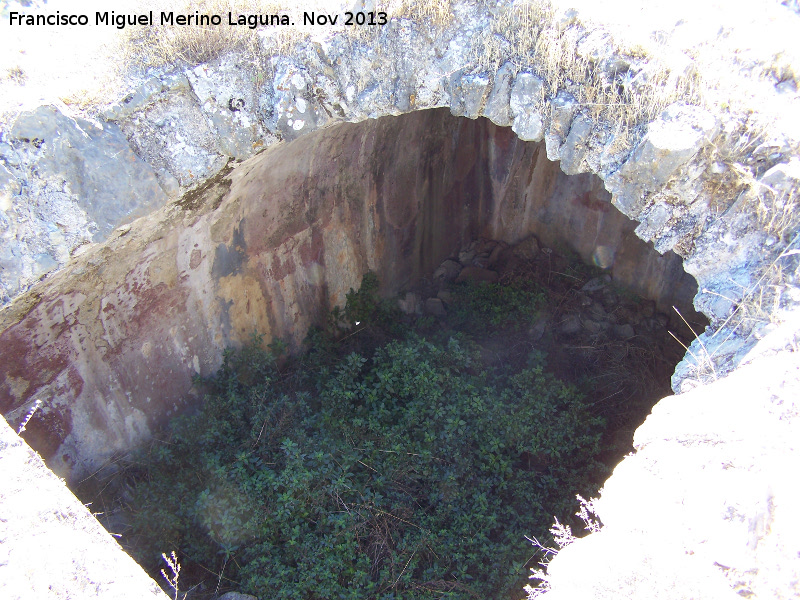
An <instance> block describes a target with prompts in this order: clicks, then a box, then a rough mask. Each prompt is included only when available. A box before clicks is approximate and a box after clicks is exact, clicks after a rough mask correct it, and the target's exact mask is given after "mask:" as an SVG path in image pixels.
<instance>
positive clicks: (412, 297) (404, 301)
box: [397, 292, 422, 315]
mask: <svg viewBox="0 0 800 600" xmlns="http://www.w3.org/2000/svg"><path fill="white" fill-rule="evenodd" d="M397 305H398V306H399V307H400V310H401V311H402V312H404V313H405V314H407V315H417V314H422V303H421V302H420V299H419V296H417V295H416V294H415V293H414V292H406V295H405V296H403V297H402V298H400V299H399V300H398V301H397Z"/></svg>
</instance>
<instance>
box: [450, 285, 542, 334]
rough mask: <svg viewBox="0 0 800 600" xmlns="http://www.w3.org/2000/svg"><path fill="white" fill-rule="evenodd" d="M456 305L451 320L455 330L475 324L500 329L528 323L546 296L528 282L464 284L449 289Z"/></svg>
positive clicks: (452, 310)
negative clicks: (498, 327)
mask: <svg viewBox="0 0 800 600" xmlns="http://www.w3.org/2000/svg"><path fill="white" fill-rule="evenodd" d="M452 293H453V295H454V296H455V300H456V302H455V303H454V304H453V307H452V309H451V315H452V316H451V319H452V321H453V324H454V325H456V326H462V325H466V324H468V323H469V322H470V321H477V324H478V325H479V326H484V325H485V322H487V321H488V323H489V324H491V325H494V326H502V325H506V324H508V323H509V322H510V321H523V322H526V321H527V322H530V321H532V320H533V318H534V317H535V316H536V314H537V313H538V311H539V309H541V308H542V306H543V305H544V303H545V295H544V293H543V292H542V291H541V290H540V289H539V288H538V286H537V285H536V284H535V283H533V282H530V281H515V282H513V283H511V284H509V285H503V284H502V283H476V282H472V281H464V282H462V283H457V284H455V285H454V286H453V288H452Z"/></svg>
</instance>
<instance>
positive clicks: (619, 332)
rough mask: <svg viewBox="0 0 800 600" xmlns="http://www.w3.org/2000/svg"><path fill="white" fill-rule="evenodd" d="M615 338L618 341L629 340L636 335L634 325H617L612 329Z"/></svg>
mask: <svg viewBox="0 0 800 600" xmlns="http://www.w3.org/2000/svg"><path fill="white" fill-rule="evenodd" d="M612 331H613V333H614V337H615V338H617V339H618V340H629V339H631V338H632V337H633V336H635V335H636V332H635V331H634V329H633V325H631V324H630V323H623V324H622V325H615V326H614V327H613V328H612Z"/></svg>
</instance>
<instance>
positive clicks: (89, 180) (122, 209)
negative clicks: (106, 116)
mask: <svg viewBox="0 0 800 600" xmlns="http://www.w3.org/2000/svg"><path fill="white" fill-rule="evenodd" d="M11 136H12V137H13V139H15V140H16V141H17V143H18V144H24V145H26V146H27V148H28V152H33V153H35V154H36V159H35V164H36V173H37V176H38V178H39V179H40V180H45V181H51V182H53V183H54V184H55V182H59V183H60V187H61V188H62V189H64V190H68V193H70V194H72V195H73V197H74V201H75V203H76V204H77V205H78V206H79V207H80V208H81V209H83V210H84V211H86V214H87V216H88V218H89V219H91V220H92V221H94V222H95V223H97V234H96V236H95V240H100V239H103V238H105V236H107V235H108V234H109V233H110V232H111V230H113V229H114V228H115V227H116V226H117V225H119V224H120V223H121V222H123V221H125V220H131V219H133V218H136V217H138V216H141V215H144V214H147V213H148V212H150V211H152V210H153V209H155V208H158V207H160V206H162V205H163V204H164V202H166V199H167V198H166V196H165V195H164V193H163V192H162V191H161V189H160V188H159V187H158V183H157V182H156V178H155V175H154V173H153V170H152V169H151V168H150V167H149V166H148V165H147V164H146V163H144V162H143V161H142V160H141V159H140V158H139V157H137V156H136V155H135V154H134V153H133V152H132V151H131V149H130V147H129V146H128V143H127V141H126V140H125V137H124V136H123V135H122V134H121V132H120V130H119V128H117V127H116V126H115V125H114V124H112V123H107V124H106V125H104V126H103V127H102V128H101V127H98V126H97V125H96V124H93V123H90V122H89V121H85V120H83V119H71V118H69V117H67V116H65V115H63V114H62V113H61V112H60V111H59V110H58V109H57V108H55V107H52V106H42V107H40V108H38V109H36V110H35V111H33V112H29V113H23V114H22V115H20V116H19V118H18V119H17V121H16V123H15V124H14V127H13V128H12V129H11Z"/></svg>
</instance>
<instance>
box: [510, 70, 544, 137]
mask: <svg viewBox="0 0 800 600" xmlns="http://www.w3.org/2000/svg"><path fill="white" fill-rule="evenodd" d="M543 90H544V82H543V81H542V80H541V79H540V78H539V77H537V76H536V75H534V74H533V73H527V72H522V73H519V74H518V75H517V77H516V79H515V80H514V86H513V87H512V88H511V98H510V107H511V113H512V115H513V116H514V124H513V125H512V127H511V129H513V130H514V133H516V134H517V135H518V136H519V139H521V140H525V141H531V142H540V141H541V140H542V137H543V136H544V126H543V122H542V115H541V114H540V113H539V111H538V110H537V105H538V104H539V102H540V101H541V99H542V93H543Z"/></svg>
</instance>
